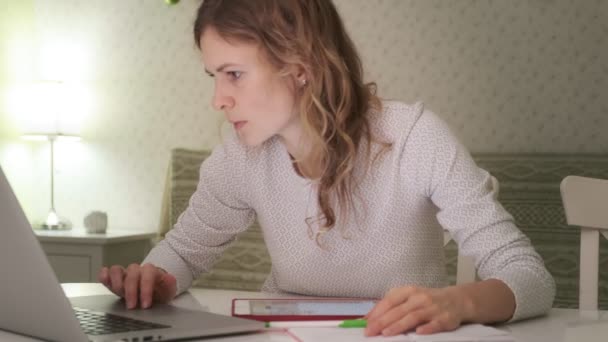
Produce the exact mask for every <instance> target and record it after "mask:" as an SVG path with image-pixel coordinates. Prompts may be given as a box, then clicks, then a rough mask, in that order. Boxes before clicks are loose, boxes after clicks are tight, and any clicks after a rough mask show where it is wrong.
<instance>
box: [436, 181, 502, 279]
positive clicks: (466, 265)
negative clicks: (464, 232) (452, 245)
mask: <svg viewBox="0 0 608 342" xmlns="http://www.w3.org/2000/svg"><path fill="white" fill-rule="evenodd" d="M490 177H491V180H492V188H493V189H494V190H496V191H495V192H494V199H495V200H498V192H499V191H500V185H499V184H498V180H497V179H496V178H494V176H490ZM450 240H452V237H451V236H450V233H449V232H448V231H447V230H444V231H443V246H445V245H447V244H448V243H449V242H450ZM476 278H477V271H476V270H475V260H473V258H472V257H470V256H468V255H462V254H460V253H458V262H457V264H456V284H457V285H460V284H466V283H472V282H474V281H475V280H476Z"/></svg>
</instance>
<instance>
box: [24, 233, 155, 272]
mask: <svg viewBox="0 0 608 342" xmlns="http://www.w3.org/2000/svg"><path fill="white" fill-rule="evenodd" d="M34 232H35V233H36V236H37V237H38V241H39V242H40V245H41V246H42V249H43V250H44V252H45V254H46V256H47V258H48V260H49V263H50V264H51V267H52V268H53V270H54V271H55V274H56V275H57V278H58V279H59V282H61V283H82V282H97V273H98V272H99V270H100V269H101V267H102V266H109V265H122V266H125V267H126V266H128V265H129V264H132V263H140V262H141V261H142V260H143V259H144V257H145V256H146V255H147V254H148V252H149V251H150V248H151V247H152V239H153V238H155V237H156V233H151V232H145V233H140V232H131V231H120V230H108V231H107V232H106V233H105V234H89V233H87V232H85V231H84V230H83V229H72V230H34Z"/></svg>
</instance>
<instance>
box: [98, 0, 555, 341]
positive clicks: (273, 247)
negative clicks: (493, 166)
mask: <svg viewBox="0 0 608 342" xmlns="http://www.w3.org/2000/svg"><path fill="white" fill-rule="evenodd" d="M194 36H195V40H196V43H197V44H198V46H199V47H200V49H201V52H202V61H203V64H204V66H205V71H206V72H207V74H209V76H211V77H213V78H214V82H215V92H214V94H213V98H212V102H213V107H214V108H215V109H217V110H219V111H222V112H223V113H224V114H225V116H226V119H227V120H228V121H229V122H230V123H232V125H233V127H234V132H235V134H234V135H231V136H229V137H227V138H226V139H225V141H224V142H223V144H221V145H220V146H218V147H217V148H215V150H214V151H213V154H212V155H211V156H210V157H209V158H208V159H207V160H206V161H205V162H204V163H203V165H202V166H201V171H200V183H199V186H198V189H197V190H196V192H195V193H194V195H193V196H192V198H191V201H190V205H189V207H188V209H187V210H186V211H185V212H184V213H183V214H182V215H181V216H180V218H179V220H178V222H177V224H176V225H175V227H174V229H173V230H171V232H169V234H167V236H166V239H165V240H163V241H162V242H160V243H159V244H158V245H157V246H156V247H155V248H154V249H153V250H152V251H151V252H150V254H149V255H148V257H147V258H146V260H145V261H144V263H143V264H142V265H141V266H140V265H131V266H129V267H128V268H127V269H123V268H122V267H120V266H113V267H111V268H109V269H108V268H104V269H103V270H102V271H101V272H100V275H99V279H100V281H101V282H102V283H103V284H105V285H106V286H107V287H108V288H110V289H111V290H112V291H113V292H114V293H116V294H118V295H119V296H123V297H125V299H126V302H127V306H128V307H129V308H135V307H138V306H141V307H143V308H146V307H149V306H150V305H151V304H152V302H154V301H160V302H166V301H169V300H171V299H172V298H173V297H174V296H175V295H176V294H178V293H181V292H182V291H185V290H186V289H187V288H188V287H189V286H190V284H191V283H192V280H193V279H194V278H195V277H197V276H198V275H199V274H200V273H202V272H206V271H208V270H209V269H210V268H211V266H212V264H213V262H214V260H216V259H217V257H218V256H219V255H220V253H221V252H222V251H223V250H224V249H225V248H226V247H227V246H228V244H229V243H230V242H231V241H232V240H233V238H234V236H235V234H237V233H239V232H241V231H243V230H245V229H246V228H247V227H248V226H249V225H250V224H251V223H252V221H253V220H254V218H256V217H257V219H258V221H259V223H260V225H261V227H262V230H263V233H264V238H265V241H266V244H267V247H268V251H269V253H270V256H271V258H272V270H271V273H270V275H269V277H268V279H267V281H266V282H265V284H264V287H263V290H265V291H274V292H290V293H297V294H303V295H312V296H340V297H344V296H352V297H376V298H383V299H382V300H380V301H379V302H378V304H377V305H376V306H375V307H374V309H373V310H372V311H371V312H370V313H369V314H368V315H367V319H368V327H367V328H366V330H365V333H366V335H368V336H371V335H378V334H384V335H395V334H399V333H401V332H404V331H407V330H412V329H415V330H416V332H417V333H421V334H427V333H434V332H439V331H445V330H452V329H455V328H457V327H458V326H459V325H460V324H461V323H465V322H478V323H490V322H502V321H508V320H517V319H521V318H525V317H530V316H534V315H539V314H542V313H544V312H546V311H547V310H549V309H550V307H551V305H552V302H553V297H554V293H555V285H554V282H553V280H552V278H551V276H550V275H549V273H548V272H547V270H546V269H545V267H544V265H543V261H542V259H541V258H540V257H539V255H538V254H537V253H536V252H535V251H534V249H533V248H532V246H531V245H530V242H529V240H528V239H527V238H526V237H525V236H524V235H523V234H522V233H521V232H520V231H519V230H518V229H517V228H516V227H515V225H514V224H513V219H512V217H511V216H510V215H509V214H508V213H507V212H506V211H505V210H504V209H503V207H502V206H501V205H500V204H499V203H498V202H497V201H496V200H495V198H494V194H495V191H496V190H495V189H494V188H493V187H492V181H491V176H490V175H489V174H488V173H487V172H486V171H484V170H482V169H480V168H478V167H477V166H476V165H475V163H474V162H473V160H472V159H471V157H470V155H469V153H468V152H467V151H466V149H465V148H464V147H463V146H462V145H461V144H459V143H458V141H457V140H456V139H455V137H454V136H453V135H452V134H451V133H450V131H449V129H448V128H447V127H446V125H445V124H444V123H443V122H442V121H441V120H440V119H439V118H438V117H437V116H436V115H435V114H433V113H432V112H430V111H429V110H426V109H424V107H423V106H422V105H421V104H415V105H407V104H403V103H399V102H390V101H381V100H380V99H379V98H378V97H377V96H376V94H375V86H374V84H366V83H364V82H363V71H362V66H361V62H360V59H359V56H358V54H357V52H356V49H355V47H354V44H353V42H352V41H351V39H350V38H349V36H348V35H347V33H346V31H345V29H344V26H343V23H342V21H341V19H340V17H339V15H338V13H337V11H336V9H335V7H334V5H333V4H332V2H331V1H329V0H256V1H250V0H205V1H204V2H203V3H202V5H201V6H200V8H199V10H198V17H197V19H196V22H195V27H194ZM443 229H447V230H448V231H449V232H450V233H451V235H452V236H453V237H454V239H455V240H456V241H457V243H458V246H459V248H460V252H461V253H464V254H467V255H471V256H473V257H474V258H475V262H476V267H477V271H478V275H479V277H480V278H481V279H482V280H481V281H478V282H475V283H470V284H465V285H458V286H446V285H447V284H446V279H445V278H446V277H445V265H444V256H443Z"/></svg>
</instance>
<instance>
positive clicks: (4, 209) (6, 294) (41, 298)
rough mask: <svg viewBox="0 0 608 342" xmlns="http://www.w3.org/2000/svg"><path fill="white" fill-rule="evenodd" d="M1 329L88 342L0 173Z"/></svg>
mask: <svg viewBox="0 0 608 342" xmlns="http://www.w3.org/2000/svg"><path fill="white" fill-rule="evenodd" d="M0 234H2V236H0V272H1V273H2V286H1V287H0V303H2V305H0V329H2V330H7V331H12V332H16V333H19V334H23V335H28V336H33V337H42V338H44V339H48V340H53V341H88V338H87V336H86V335H85V334H84V332H83V331H82V330H81V329H80V324H79V323H78V320H77V319H76V317H75V316H74V313H73V311H72V307H71V305H70V302H69V301H68V299H67V298H66V296H65V294H64V293H63V290H62V289H61V286H60V285H59V282H58V281H57V278H56V276H55V273H54V272H53V270H52V269H51V266H50V265H49V262H48V260H47V258H46V256H45V254H44V252H43V251H42V248H40V244H39V242H38V239H37V238H36V236H35V235H34V232H33V231H32V227H31V226H30V223H29V221H28V220H27V218H26V217H25V214H24V213H23V210H22V209H21V206H20V205H19V202H18V201H17V198H16V197H15V194H14V193H13V190H12V188H11V187H10V185H9V183H8V180H7V179H6V176H5V175H4V172H3V171H2V168H1V167H0Z"/></svg>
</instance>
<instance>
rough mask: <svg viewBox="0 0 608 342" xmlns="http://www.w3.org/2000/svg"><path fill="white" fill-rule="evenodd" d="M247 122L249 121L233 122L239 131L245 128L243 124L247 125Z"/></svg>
mask: <svg viewBox="0 0 608 342" xmlns="http://www.w3.org/2000/svg"><path fill="white" fill-rule="evenodd" d="M246 123H247V121H237V122H235V123H233V125H234V129H235V130H237V131H238V130H240V129H241V128H243V126H245V124H246Z"/></svg>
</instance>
